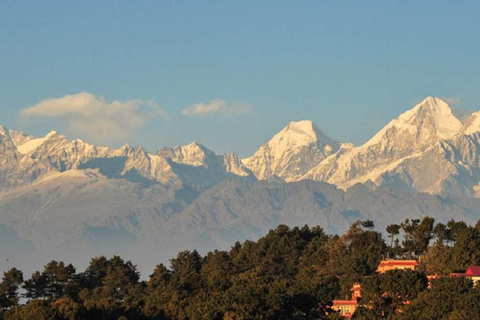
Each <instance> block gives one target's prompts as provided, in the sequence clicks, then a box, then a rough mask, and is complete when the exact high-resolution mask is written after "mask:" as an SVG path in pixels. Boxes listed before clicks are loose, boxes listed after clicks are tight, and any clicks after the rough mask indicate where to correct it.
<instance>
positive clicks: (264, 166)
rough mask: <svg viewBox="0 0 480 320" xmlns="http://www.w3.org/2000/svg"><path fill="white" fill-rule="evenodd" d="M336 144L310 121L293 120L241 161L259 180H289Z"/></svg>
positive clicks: (319, 159) (336, 148)
mask: <svg viewBox="0 0 480 320" xmlns="http://www.w3.org/2000/svg"><path fill="white" fill-rule="evenodd" d="M339 147H340V145H339V143H338V142H337V141H335V140H333V139H331V138H329V137H328V136H326V135H325V134H324V133H323V132H321V131H320V130H319V129H318V128H317V127H316V126H315V125H314V124H313V122H312V121H310V120H302V121H296V122H295V121H293V122H290V123H289V124H288V125H287V126H286V127H285V128H283V130H282V131H280V132H279V133H277V134H276V135H274V136H273V137H272V139H270V141H268V143H267V144H265V145H263V146H261V147H260V148H259V149H258V150H257V151H256V152H255V154H254V155H253V156H252V157H250V158H246V159H243V160H242V162H243V163H244V164H245V165H246V166H247V168H249V169H250V170H252V171H253V173H254V174H255V176H256V177H257V178H258V179H260V180H266V179H270V178H280V179H283V180H285V181H292V180H294V179H296V178H298V177H300V176H301V175H303V174H305V173H306V172H307V171H308V170H310V169H311V168H312V167H313V166H315V165H316V164H318V163H319V162H320V161H321V160H323V159H325V158H326V157H327V156H328V155H330V154H332V153H333V152H335V151H337V150H338V149H339Z"/></svg>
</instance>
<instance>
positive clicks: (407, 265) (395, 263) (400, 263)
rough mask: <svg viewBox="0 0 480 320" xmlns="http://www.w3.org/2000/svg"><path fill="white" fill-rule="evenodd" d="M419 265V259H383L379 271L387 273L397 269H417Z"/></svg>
mask: <svg viewBox="0 0 480 320" xmlns="http://www.w3.org/2000/svg"><path fill="white" fill-rule="evenodd" d="M417 266H418V262H417V260H393V259H391V260H383V261H381V262H380V265H379V266H378V268H377V272H378V273H385V272H387V271H390V270H396V269H410V270H415V269H416V268H417Z"/></svg>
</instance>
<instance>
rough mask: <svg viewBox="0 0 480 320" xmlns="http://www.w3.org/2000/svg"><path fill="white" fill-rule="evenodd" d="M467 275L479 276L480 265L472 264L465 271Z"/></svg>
mask: <svg viewBox="0 0 480 320" xmlns="http://www.w3.org/2000/svg"><path fill="white" fill-rule="evenodd" d="M465 275H466V276H467V277H478V276H480V266H470V267H468V268H467V271H465Z"/></svg>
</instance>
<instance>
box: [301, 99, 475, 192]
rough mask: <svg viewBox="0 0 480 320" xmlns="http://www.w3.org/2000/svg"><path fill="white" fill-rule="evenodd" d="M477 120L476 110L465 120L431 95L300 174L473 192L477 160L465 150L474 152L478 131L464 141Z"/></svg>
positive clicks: (345, 182)
mask: <svg viewBox="0 0 480 320" xmlns="http://www.w3.org/2000/svg"><path fill="white" fill-rule="evenodd" d="M477 121H478V120H477ZM477 121H476V117H475V114H474V115H472V117H471V120H470V122H467V123H466V125H463V124H462V122H461V121H460V120H459V119H457V118H456V117H455V116H454V115H453V113H452V110H451V109H450V107H449V105H448V104H447V103H446V102H445V101H443V100H441V99H438V98H433V97H427V98H426V99H425V100H423V101H422V102H420V103H419V104H417V105H416V106H415V107H414V108H413V109H411V110H408V111H407V112H405V113H403V114H401V115H400V116H399V117H398V118H397V119H394V120H392V121H391V122H390V123H388V124H387V125H386V126H385V127H384V128H383V129H381V130H380V131H379V132H378V133H377V134H376V135H375V136H373V137H372V138H371V139H370V140H369V141H367V142H366V143H365V144H364V145H362V146H359V147H356V148H352V149H350V150H348V151H346V152H342V153H340V152H339V153H337V154H335V155H332V156H331V157H329V158H327V159H325V160H324V161H322V162H321V163H319V164H318V165H317V166H316V167H315V168H313V169H312V170H310V171H309V172H308V173H307V174H305V175H304V176H303V177H302V178H305V179H313V180H318V181H325V182H329V183H332V184H335V185H337V186H339V187H341V188H349V187H350V186H352V185H354V184H356V183H367V182H373V183H374V184H375V185H377V186H380V185H390V186H395V187H397V188H413V189H415V190H417V191H420V192H427V193H430V194H452V193H453V194H455V195H463V196H465V195H474V194H475V193H476V191H475V189H474V188H473V184H472V179H476V178H473V177H474V176H476V175H477V173H475V172H474V171H475V170H473V169H474V168H477V167H478V165H477V164H475V163H473V162H471V161H470V162H469V161H468V160H467V159H464V158H465V157H464V156H463V155H464V154H471V152H472V151H473V152H474V153H476V145H475V144H476V142H473V141H477V140H478V136H475V135H474V136H471V137H469V138H468V139H467V141H470V142H469V143H467V142H462V141H463V140H465V133H473V132H476V131H478V129H479V128H480V126H478V124H477ZM467 172H470V173H468V174H467ZM466 175H468V176H469V177H468V178H467V177H466ZM460 176H461V177H462V179H459V177H460Z"/></svg>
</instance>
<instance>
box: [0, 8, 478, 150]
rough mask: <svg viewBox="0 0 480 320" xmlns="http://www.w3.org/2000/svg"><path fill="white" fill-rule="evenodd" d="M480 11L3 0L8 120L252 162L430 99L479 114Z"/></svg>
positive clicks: (33, 129)
mask: <svg viewBox="0 0 480 320" xmlns="http://www.w3.org/2000/svg"><path fill="white" fill-rule="evenodd" d="M479 16H480V4H478V2H474V1H471V2H468V1H458V2H455V3H454V2H453V1H362V2H360V1H357V2H353V1H350V2H347V1H101V2H100V1H12V0H0V110H1V113H0V116H1V117H0V124H3V125H5V126H7V127H8V128H10V129H18V130H23V131H26V132H28V133H31V134H35V135H44V134H46V133H47V132H48V131H50V130H52V129H55V130H58V131H60V132H62V133H64V134H66V135H67V136H68V137H69V138H82V139H84V140H87V141H89V142H93V143H101V144H108V145H111V146H115V147H117V146H120V145H122V144H124V143H127V142H128V143H130V144H133V145H138V144H141V145H143V146H145V147H146V148H147V149H149V150H150V151H152V152H153V151H155V150H157V149H159V148H160V147H163V146H174V145H179V144H186V143H189V142H191V141H193V140H196V141H198V142H200V143H202V144H204V145H206V146H208V147H211V148H212V149H214V150H215V151H217V152H230V151H235V152H237V153H239V154H240V155H241V156H248V155H250V154H252V153H253V152H254V150H255V149H256V148H257V147H258V146H260V145H261V144H263V143H265V142H266V141H267V140H268V139H269V138H270V137H271V136H272V135H273V134H274V133H276V132H278V131H279V130H281V129H282V128H283V127H284V126H285V125H286V124H287V123H288V122H289V121H291V120H300V119H311V120H313V121H314V122H315V123H316V124H317V126H318V127H319V128H320V129H321V130H322V131H324V132H325V133H326V134H327V135H329V136H330V137H332V138H334V139H337V140H340V141H348V142H353V143H355V144H361V143H363V142H364V141H366V140H367V139H368V138H369V137H371V136H372V135H373V134H374V133H375V132H376V131H378V130H379V129H380V128H381V127H383V125H385V124H386V123H387V122H388V121H389V120H391V119H392V118H394V117H396V116H398V115H399V114H400V113H402V112H403V111H405V110H407V109H409V108H411V107H412V106H413V105H414V104H415V103H416V102H419V101H420V100H422V99H423V98H424V97H426V96H428V95H432V96H438V97H443V98H448V99H451V100H452V101H454V102H455V103H454V104H455V107H456V108H461V109H463V110H467V111H473V110H478V109H480V90H479V88H480V81H479V74H480V72H479V71H480V63H479V56H480V54H479V53H480V52H479V51H480V41H479V39H480V37H479V36H480V19H478V17H479ZM82 92H83V93H88V95H86V96H82V97H83V98H84V99H76V100H75V101H77V102H78V103H80V105H79V106H80V107H81V106H82V105H81V103H87V104H88V103H90V104H89V105H85V108H83V109H82V111H79V110H76V111H74V110H71V109H69V108H70V107H69V106H68V105H67V104H66V103H67V102H69V101H72V100H69V99H65V98H63V97H65V96H67V95H73V98H75V97H77V98H78V96H76V94H79V93H82ZM46 99H50V100H47V101H44V100H46ZM42 101H43V102H42ZM79 101H80V102H79ZM114 101H117V103H112V102H114ZM42 103H43V104H42ZM32 108H35V109H32ZM42 108H43V109H42ZM48 108H50V109H48ZM52 108H56V109H55V111H53V109H52ZM62 108H64V109H62ZM95 108H97V109H98V110H96V109H95ZM186 108H189V109H187V110H190V112H188V111H184V110H185V109H186ZM47 109H48V110H47ZM22 110H23V111H22ZM87 110H88V112H87ZM122 110H124V111H125V112H124V114H122V112H123V111H122ZM192 110H194V111H192ZM182 111H183V114H182ZM122 128H123V129H125V130H123V129H122ZM122 130H123V131H122Z"/></svg>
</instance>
